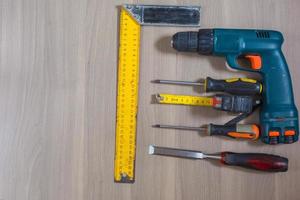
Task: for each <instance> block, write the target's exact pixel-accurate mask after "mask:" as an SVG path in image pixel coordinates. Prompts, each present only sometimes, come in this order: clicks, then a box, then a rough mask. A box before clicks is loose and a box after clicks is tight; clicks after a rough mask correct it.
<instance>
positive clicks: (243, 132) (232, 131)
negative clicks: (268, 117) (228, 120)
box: [208, 124, 259, 140]
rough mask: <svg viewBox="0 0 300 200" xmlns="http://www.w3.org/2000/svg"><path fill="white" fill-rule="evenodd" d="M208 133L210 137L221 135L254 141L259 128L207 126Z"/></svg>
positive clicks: (248, 126) (247, 126) (248, 125)
mask: <svg viewBox="0 0 300 200" xmlns="http://www.w3.org/2000/svg"><path fill="white" fill-rule="evenodd" d="M208 132H209V134H210V135H222V136H227V137H231V138H237V139H239V138H241V139H250V140H255V139H258V138H259V128H258V126H257V125H255V124H231V125H216V124H209V125H208Z"/></svg>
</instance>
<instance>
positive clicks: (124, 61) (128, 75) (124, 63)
mask: <svg viewBox="0 0 300 200" xmlns="http://www.w3.org/2000/svg"><path fill="white" fill-rule="evenodd" d="M119 40H120V44H119V65H118V95H117V121H116V144H115V146H116V147H115V148H116V149H115V173H114V174H115V175H114V176H115V181H116V182H126V183H128V182H129V183H130V182H131V183H132V182H134V164H135V147H136V117H137V105H138V78H139V48H140V25H139V24H138V23H137V22H136V21H135V19H133V18H132V17H131V15H130V14H129V13H128V12H127V11H126V10H125V9H123V8H122V9H121V15H120V38H119Z"/></svg>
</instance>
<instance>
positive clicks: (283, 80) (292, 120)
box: [172, 29, 299, 144]
mask: <svg viewBox="0 0 300 200" xmlns="http://www.w3.org/2000/svg"><path fill="white" fill-rule="evenodd" d="M282 43H283V36H282V34H281V33H280V32H278V31H273V30H249V29H200V30H199V31H197V32H178V33H176V34H175V35H173V38H172V46H173V48H175V49H176V50H178V51H184V52H198V53H199V54H204V55H216V56H224V57H225V58H226V61H227V63H228V65H229V67H231V68H233V69H237V70H244V71H250V72H257V73H260V74H261V76H262V84H263V92H262V97H263V98H262V101H263V102H262V106H261V111H260V129H261V136H260V138H261V140H262V141H263V142H264V143H267V144H278V143H293V142H296V141H297V140H298V136H299V125H298V111H297V108H296V106H295V103H294V96H293V88H292V82H291V77H290V73H289V70H288V65H287V63H286V60H285V58H284V55H283V53H282V51H281V45H282ZM241 57H244V58H246V59H248V60H249V61H250V63H251V67H248V68H246V67H244V66H241V65H240V64H239V62H238V59H239V58H241Z"/></svg>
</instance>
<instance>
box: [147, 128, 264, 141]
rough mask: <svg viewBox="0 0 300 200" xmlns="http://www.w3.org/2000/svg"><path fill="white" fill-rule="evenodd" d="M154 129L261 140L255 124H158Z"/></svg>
mask: <svg viewBox="0 0 300 200" xmlns="http://www.w3.org/2000/svg"><path fill="white" fill-rule="evenodd" d="M153 127H155V128H166V129H178V130H190V131H199V132H200V133H206V134H207V135H209V136H227V137H230V138H236V139H250V140H256V139H258V138H259V128H258V126H257V125H255V124H231V125H216V124H207V125H203V126H201V127H190V126H174V125H162V124H156V125H153Z"/></svg>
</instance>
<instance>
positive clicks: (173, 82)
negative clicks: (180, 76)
mask: <svg viewBox="0 0 300 200" xmlns="http://www.w3.org/2000/svg"><path fill="white" fill-rule="evenodd" d="M152 82H153V83H161V84H172V85H188V86H202V85H204V84H205V81H204V80H200V81H199V82H193V81H174V80H160V79H158V80H154V81H152Z"/></svg>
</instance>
